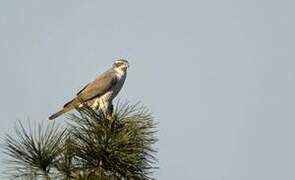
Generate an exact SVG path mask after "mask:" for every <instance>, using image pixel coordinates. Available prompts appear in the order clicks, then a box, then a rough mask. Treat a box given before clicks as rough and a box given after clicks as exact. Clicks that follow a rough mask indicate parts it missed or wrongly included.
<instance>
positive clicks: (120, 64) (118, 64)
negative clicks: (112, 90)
mask: <svg viewBox="0 0 295 180" xmlns="http://www.w3.org/2000/svg"><path fill="white" fill-rule="evenodd" d="M123 64H124V63H121V62H118V63H116V66H117V67H119V66H122V65H123Z"/></svg>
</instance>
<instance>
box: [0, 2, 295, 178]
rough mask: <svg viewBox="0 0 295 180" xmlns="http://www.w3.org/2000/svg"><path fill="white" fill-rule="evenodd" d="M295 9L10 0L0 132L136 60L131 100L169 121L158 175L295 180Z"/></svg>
mask: <svg viewBox="0 0 295 180" xmlns="http://www.w3.org/2000/svg"><path fill="white" fill-rule="evenodd" d="M294 7H295V3H294V1H291V0H290V1H288V0H281V1H275V0H247V1H241V0H223V1H219V0H200V1H193V0H191V1H187V0H183V1H175V0H169V1H168V0H162V1H156V0H149V1H138V0H137V1H136V0H132V1H131V0H125V1H111V0H109V1H77V0H73V1H60V0H50V1H38V0H26V1H23V0H9V1H4V0H3V1H1V2H0V82H1V93H0V99H1V101H2V103H1V104H0V113H1V127H0V135H1V136H3V135H4V133H5V132H10V131H11V130H12V127H13V124H14V122H15V121H16V120H17V119H26V118H28V117H29V118H30V119H32V120H37V121H40V122H41V121H47V117H48V115H49V114H51V113H52V112H54V111H56V110H57V109H58V108H59V107H61V106H62V105H63V104H64V103H65V102H67V101H68V100H70V99H71V98H72V97H73V96H74V94H75V93H76V92H77V91H78V90H79V89H80V88H81V87H83V85H85V84H86V83H87V82H88V81H90V80H92V79H93V78H94V77H95V76H96V75H98V74H99V73H101V72H103V71H104V70H105V69H107V68H109V66H111V64H112V62H113V60H114V59H115V58H117V57H126V58H127V59H128V60H129V61H130V64H131V68H130V71H129V72H128V73H129V74H128V77H127V81H126V84H125V86H124V89H123V91H122V92H121V93H120V95H119V96H120V98H121V99H128V100H130V101H131V102H136V101H138V100H140V101H142V102H143V103H145V104H146V105H147V106H148V107H149V108H150V109H151V110H152V111H153V112H154V116H155V117H156V120H157V121H158V122H160V124H159V139H160V141H159V143H158V144H157V146H158V148H159V153H158V158H159V161H160V164H159V166H160V170H159V171H158V172H157V173H156V175H155V176H156V177H157V179H160V180H179V179H186V180H197V179H201V180H294V179H295V171H294V167H295V153H294V152H295V141H294V136H295V131H294V129H295V122H294V117H295V111H294V105H295V103H294V101H295V95H294V92H295V85H294V80H295V71H294V68H295V61H294V59H295V52H294V49H295V35H294V32H295V21H294V19H295V12H294ZM57 121H60V122H62V121H63V118H60V119H58V120H57ZM3 166H4V164H1V168H0V169H2V168H3Z"/></svg>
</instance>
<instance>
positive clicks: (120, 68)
mask: <svg viewBox="0 0 295 180" xmlns="http://www.w3.org/2000/svg"><path fill="white" fill-rule="evenodd" d="M127 68H129V63H128V61H127V60H125V59H118V60H116V61H115V62H114V64H113V66H112V67H111V68H110V69H109V70H107V71H106V72H104V73H103V74H101V75H100V76H98V77H97V78H96V79H95V80H94V81H92V82H90V83H88V84H87V85H86V86H85V87H84V88H83V89H82V90H80V91H79V92H78V93H77V97H75V98H74V99H73V100H71V101H69V102H68V103H66V104H65V105H64V107H63V109H62V110H60V111H58V112H56V113H54V114H53V115H51V116H50V117H49V119H50V120H52V119H55V118H57V117H59V116H60V115H62V114H64V113H66V112H68V111H70V110H72V109H75V108H80V107H82V106H83V105H84V104H85V103H87V104H89V105H90V106H92V108H94V109H98V108H99V109H100V110H101V111H102V112H103V113H104V114H105V115H109V114H110V113H112V109H113V105H112V101H113V99H114V98H115V97H116V96H117V95H118V93H119V91H120V90H121V89H122V86H123V84H124V82H125V79H126V75H127Z"/></svg>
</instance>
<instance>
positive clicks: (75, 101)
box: [49, 98, 82, 120]
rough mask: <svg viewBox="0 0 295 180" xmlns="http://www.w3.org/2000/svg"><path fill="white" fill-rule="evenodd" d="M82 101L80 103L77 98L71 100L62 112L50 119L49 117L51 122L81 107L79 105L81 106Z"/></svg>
mask: <svg viewBox="0 0 295 180" xmlns="http://www.w3.org/2000/svg"><path fill="white" fill-rule="evenodd" d="M81 104H82V103H81V101H79V100H78V99H77V98H75V99H73V100H71V101H70V102H68V103H66V104H65V105H64V107H63V109H62V110H60V111H58V112H56V113H54V114H52V115H51V116H50V117H49V120H53V119H55V118H57V117H59V116H61V115H62V114H64V113H66V112H68V111H70V110H72V109H74V108H77V107H79V105H81Z"/></svg>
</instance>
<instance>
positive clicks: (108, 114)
mask: <svg viewBox="0 0 295 180" xmlns="http://www.w3.org/2000/svg"><path fill="white" fill-rule="evenodd" d="M113 111H114V106H113V104H109V105H108V107H107V111H106V118H107V119H108V120H109V122H110V125H112V123H113V121H114V119H113Z"/></svg>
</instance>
